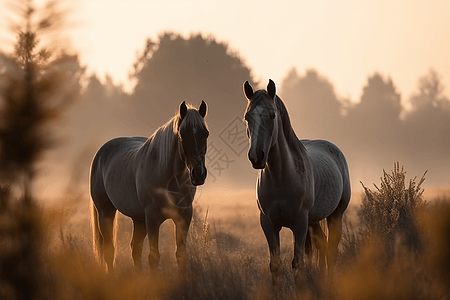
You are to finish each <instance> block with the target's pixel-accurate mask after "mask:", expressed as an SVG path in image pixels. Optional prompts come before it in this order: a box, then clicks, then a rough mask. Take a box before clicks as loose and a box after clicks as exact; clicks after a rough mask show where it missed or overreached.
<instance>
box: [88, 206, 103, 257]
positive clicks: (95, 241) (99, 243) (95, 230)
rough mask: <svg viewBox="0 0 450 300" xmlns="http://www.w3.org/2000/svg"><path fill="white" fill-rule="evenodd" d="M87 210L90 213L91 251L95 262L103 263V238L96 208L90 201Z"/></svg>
mask: <svg viewBox="0 0 450 300" xmlns="http://www.w3.org/2000/svg"><path fill="white" fill-rule="evenodd" d="M89 210H90V212H91V230H92V250H93V251H94V257H95V258H96V259H97V261H99V262H101V263H103V237H102V235H101V233H100V227H99V225H98V211H97V207H96V206H95V203H94V201H92V199H91V203H90V205H89Z"/></svg>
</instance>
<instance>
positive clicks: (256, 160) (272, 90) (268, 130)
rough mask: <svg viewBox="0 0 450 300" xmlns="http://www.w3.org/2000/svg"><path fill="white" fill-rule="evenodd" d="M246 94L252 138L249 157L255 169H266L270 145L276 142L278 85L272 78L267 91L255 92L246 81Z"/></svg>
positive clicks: (247, 113)
mask: <svg viewBox="0 0 450 300" xmlns="http://www.w3.org/2000/svg"><path fill="white" fill-rule="evenodd" d="M244 94H245V96H246V97H247V99H248V103H247V108H246V110H245V115H244V119H245V121H246V122H247V135H248V137H249V139H250V149H249V150H248V159H249V160H250V162H251V163H252V165H253V168H255V169H264V167H265V165H266V162H267V158H268V156H269V150H270V147H271V146H272V145H273V144H274V143H275V142H276V139H275V137H276V136H277V133H278V125H277V124H278V123H277V122H276V114H277V108H276V103H275V94H276V87H275V83H274V82H273V81H272V80H271V79H270V80H269V84H268V85H267V91H264V90H259V91H256V92H253V88H252V87H251V85H250V83H248V81H246V82H245V83H244Z"/></svg>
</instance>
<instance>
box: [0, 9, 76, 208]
mask: <svg viewBox="0 0 450 300" xmlns="http://www.w3.org/2000/svg"><path fill="white" fill-rule="evenodd" d="M17 9H18V10H17V11H16V12H19V14H20V16H21V20H22V22H21V23H20V24H18V25H17V26H16V28H17V30H18V34H17V42H16V44H15V47H14V53H12V54H4V53H1V54H0V66H1V68H0V70H2V72H1V73H0V82H2V84H1V86H0V103H1V105H0V120H1V122H0V179H1V181H2V182H3V183H8V184H13V185H14V184H18V183H20V184H21V186H22V189H23V193H24V197H25V199H30V198H31V185H32V181H33V178H34V177H35V175H36V164H37V162H38V161H39V160H40V159H41V158H42V156H43V153H44V152H45V151H46V150H47V149H49V148H50V147H51V146H53V145H54V144H55V141H56V140H55V137H54V134H52V130H51V127H50V126H51V124H52V122H53V121H55V120H56V119H58V117H60V116H61V114H62V113H63V112H64V110H65V109H66V108H67V107H68V105H69V104H71V103H72V102H73V101H74V99H75V98H76V97H77V95H78V92H79V89H80V77H81V75H82V73H83V69H82V68H80V65H79V62H78V57H77V56H76V55H69V54H67V53H65V52H63V51H61V52H60V53H58V54H55V52H56V51H55V50H51V49H50V48H49V47H41V46H40V40H39V39H38V36H40V35H43V36H44V35H45V34H46V33H52V32H54V30H59V29H58V28H59V27H58V28H56V27H55V26H56V25H58V26H59V25H60V23H59V21H60V14H59V12H58V11H57V10H56V7H55V5H54V3H53V4H51V5H50V4H49V5H47V6H45V8H44V9H43V10H42V11H39V10H37V9H36V7H35V6H34V5H33V3H32V1H26V2H25V3H24V4H22V6H18V7H17Z"/></svg>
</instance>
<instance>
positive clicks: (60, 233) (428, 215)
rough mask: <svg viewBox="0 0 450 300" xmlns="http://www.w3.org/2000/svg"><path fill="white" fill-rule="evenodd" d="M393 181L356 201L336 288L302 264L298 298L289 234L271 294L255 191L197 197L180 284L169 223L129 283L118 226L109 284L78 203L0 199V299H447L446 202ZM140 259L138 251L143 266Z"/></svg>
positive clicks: (125, 233)
mask: <svg viewBox="0 0 450 300" xmlns="http://www.w3.org/2000/svg"><path fill="white" fill-rule="evenodd" d="M402 172H403V171H402V170H400V169H397V170H394V171H392V174H391V175H390V173H385V174H384V175H385V176H384V179H385V180H386V181H385V182H382V183H381V185H379V184H377V186H378V187H379V189H376V188H371V187H370V186H369V184H367V186H368V189H367V188H366V194H359V195H354V199H353V202H354V204H353V206H351V207H350V208H349V210H348V214H347V218H346V221H345V224H344V235H343V238H342V241H341V245H340V256H339V260H338V264H337V266H336V274H335V278H333V279H332V280H329V279H327V278H326V276H323V275H322V274H321V272H320V270H319V268H318V267H317V266H316V259H315V257H314V256H313V257H312V258H307V259H306V260H307V262H306V268H305V270H304V274H305V280H306V282H307V285H305V286H303V287H302V288H298V287H296V285H295V283H294V279H293V275H292V270H291V268H290V265H291V259H292V252H293V250H292V234H291V232H290V231H289V230H287V229H283V230H282V234H281V246H282V260H283V273H282V280H281V283H280V285H279V286H273V285H272V280H271V275H270V271H269V267H268V260H269V255H268V247H267V245H266V241H265V238H264V235H263V233H262V230H261V229H260V227H259V221H258V209H257V206H256V203H255V201H254V200H255V196H254V191H243V192H239V193H237V192H235V193H234V194H232V197H233V199H234V200H236V201H233V203H234V204H227V203H230V202H227V197H228V196H224V195H226V193H223V192H222V193H220V194H214V193H203V194H202V196H201V199H200V200H199V201H198V205H197V206H196V209H195V215H194V219H193V223H192V225H191V229H190V233H189V239H188V253H189V263H188V270H187V276H186V278H183V277H182V276H181V275H180V274H179V273H178V268H177V265H176V259H175V254H174V252H175V242H174V232H173V231H174V227H173V224H172V222H171V221H170V220H169V221H166V222H165V223H164V224H163V226H162V227H161V232H160V252H161V262H160V267H159V270H158V272H157V273H156V274H150V272H149V270H148V268H146V269H144V272H143V273H141V274H139V273H136V272H135V271H134V268H133V265H132V259H131V250H130V246H129V244H130V241H131V230H132V225H131V221H130V220H129V219H128V218H126V217H124V216H122V215H119V219H118V222H119V230H118V234H117V244H118V246H117V249H116V261H115V267H116V273H115V274H113V275H108V274H106V272H105V271H104V269H103V268H102V267H101V266H100V265H99V264H98V263H97V262H96V261H95V260H94V257H93V254H92V249H91V248H92V240H91V233H90V228H89V213H88V204H89V198H88V197H87V196H86V195H85V194H82V195H77V194H75V193H74V194H72V195H68V196H67V197H66V198H65V199H64V200H65V201H62V202H61V203H64V205H61V206H60V207H52V208H50V207H36V206H34V205H33V204H32V203H31V204H27V205H24V203H21V202H20V201H18V200H14V199H11V197H10V196H8V190H7V189H6V188H2V193H1V200H2V201H1V206H2V210H1V212H0V214H1V216H0V220H1V222H0V234H1V240H0V244H1V248H0V249H1V253H0V264H1V269H0V270H1V271H0V272H1V273H0V298H1V299H67V300H69V299H448V298H449V297H450V288H449V285H448V282H450V281H449V280H450V256H449V254H448V253H450V240H449V238H448V237H449V236H450V202H449V199H450V192H449V191H440V192H438V193H435V195H439V197H437V198H433V199H425V198H424V197H423V196H422V194H421V187H420V184H421V182H420V181H419V180H415V181H414V180H412V181H411V182H410V183H409V185H408V184H404V182H405V176H404V173H402ZM401 174H403V177H402V175H401ZM386 176H387V177H386ZM389 176H390V177H389ZM402 183H403V184H404V186H402ZM358 198H359V199H358ZM147 253H148V244H147V243H146V244H145V246H144V253H143V259H144V262H145V260H146V256H147ZM144 265H145V264H144Z"/></svg>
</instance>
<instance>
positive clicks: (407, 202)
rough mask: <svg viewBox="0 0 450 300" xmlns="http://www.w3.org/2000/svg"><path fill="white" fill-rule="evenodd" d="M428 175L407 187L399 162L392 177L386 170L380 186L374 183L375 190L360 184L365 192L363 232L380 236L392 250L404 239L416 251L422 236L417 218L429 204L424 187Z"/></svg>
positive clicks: (362, 220)
mask: <svg viewBox="0 0 450 300" xmlns="http://www.w3.org/2000/svg"><path fill="white" fill-rule="evenodd" d="M425 174H426V172H425V173H424V175H423V176H422V177H421V178H420V180H419V181H416V180H417V177H414V178H413V179H410V181H409V185H408V186H406V183H405V179H406V171H404V168H403V166H401V168H400V164H399V163H398V162H396V163H394V170H392V172H391V173H390V174H389V173H387V172H386V171H385V170H383V177H381V185H380V187H378V186H377V185H375V184H374V187H375V189H376V190H371V189H369V188H367V187H366V186H365V185H364V184H363V183H362V182H361V185H362V186H363V188H364V192H365V197H364V198H363V201H362V204H361V208H360V222H361V225H362V228H361V230H362V231H363V232H362V233H363V234H364V235H368V236H374V235H379V236H381V237H382V238H383V239H384V242H385V243H387V247H388V248H390V249H391V248H392V247H393V244H394V242H395V239H396V238H402V239H403V240H404V242H406V243H408V245H409V246H410V247H413V248H417V247H418V246H419V237H418V232H417V229H416V225H415V220H414V218H415V217H414V215H415V212H416V211H417V210H418V209H422V208H423V207H424V206H425V205H426V202H425V200H424V199H423V192H424V189H423V188H422V187H421V185H422V183H423V182H424V180H425Z"/></svg>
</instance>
